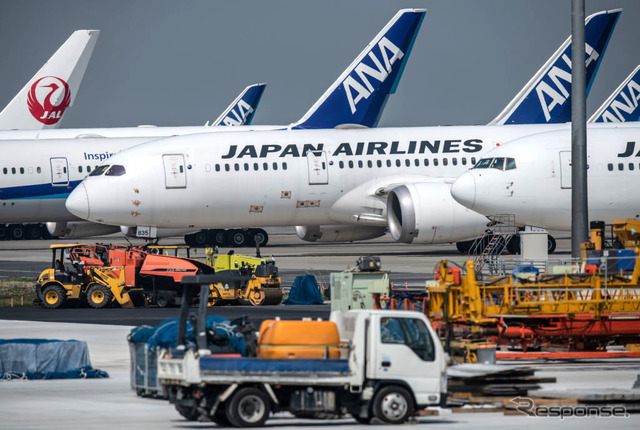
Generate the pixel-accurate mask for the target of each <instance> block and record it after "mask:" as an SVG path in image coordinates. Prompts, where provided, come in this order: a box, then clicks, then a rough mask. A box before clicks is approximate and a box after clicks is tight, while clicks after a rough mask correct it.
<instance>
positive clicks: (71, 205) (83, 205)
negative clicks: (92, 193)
mask: <svg viewBox="0 0 640 430" xmlns="http://www.w3.org/2000/svg"><path fill="white" fill-rule="evenodd" d="M65 205H66V206H67V210H68V211H69V212H71V213H72V214H73V215H75V216H77V217H79V218H82V219H88V218H89V197H88V196H87V189H86V188H85V186H84V184H83V183H80V185H78V186H77V187H76V189H75V190H73V191H72V192H71V194H69V197H67V202H66V203H65Z"/></svg>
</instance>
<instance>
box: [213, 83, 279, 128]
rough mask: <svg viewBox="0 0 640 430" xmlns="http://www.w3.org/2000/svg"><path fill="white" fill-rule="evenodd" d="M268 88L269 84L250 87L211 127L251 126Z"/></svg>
mask: <svg viewBox="0 0 640 430" xmlns="http://www.w3.org/2000/svg"><path fill="white" fill-rule="evenodd" d="M266 86H267V84H253V85H249V86H248V87H247V88H245V89H244V91H242V92H241V93H240V95H239V96H238V97H237V98H236V99H235V100H234V101H233V102H232V103H231V104H230V105H229V107H228V108H227V109H226V110H225V111H224V112H222V114H221V115H220V116H219V117H218V119H216V120H215V121H214V122H213V123H212V124H211V126H212V127H215V126H219V125H220V126H234V125H251V121H252V120H253V115H254V113H255V112H256V109H257V108H258V104H259V103H260V99H261V98H262V93H263V92H264V89H265V87H266Z"/></svg>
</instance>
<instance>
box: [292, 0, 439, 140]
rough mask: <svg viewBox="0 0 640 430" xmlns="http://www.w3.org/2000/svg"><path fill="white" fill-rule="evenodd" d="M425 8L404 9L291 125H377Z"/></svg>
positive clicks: (330, 126) (328, 126)
mask: <svg viewBox="0 0 640 430" xmlns="http://www.w3.org/2000/svg"><path fill="white" fill-rule="evenodd" d="M426 12H427V11H426V10H425V9H402V10H400V11H398V13H397V14H396V15H395V16H394V17H393V18H392V19H391V21H389V23H388V24H387V25H386V26H385V27H384V28H383V29H382V31H380V33H378V34H377V35H376V37H375V38H374V39H373V40H372V41H371V43H369V44H368V45H367V47H366V48H365V49H364V50H363V51H362V52H361V53H360V55H358V57H357V58H356V59H355V60H354V62H353V63H351V65H350V66H349V67H348V68H347V69H346V70H345V71H344V72H343V73H342V74H341V75H340V77H338V79H337V80H336V81H335V82H334V83H333V84H332V85H331V86H330V87H329V89H328V90H327V91H326V92H325V93H324V94H323V95H322V97H320V99H318V101H317V102H316V103H315V104H314V105H313V106H312V107H311V109H309V111H308V112H307V113H305V114H304V116H303V117H302V118H301V119H300V120H299V121H298V122H296V123H294V124H291V125H290V126H289V127H290V128H309V129H316V128H334V127H337V126H340V125H345V124H358V125H362V126H366V127H375V126H376V125H377V124H378V121H379V119H380V115H381V114H382V110H383V109H384V106H385V103H386V102H387V97H389V94H393V93H394V92H395V90H396V87H397V86H398V82H399V81H400V77H401V76H402V72H403V71H404V67H405V65H406V63H407V60H408V59H409V54H410V53H411V48H412V47H413V43H414V42H415V39H416V36H417V35H418V30H419V29H420V25H421V24H422V20H423V19H424V16H425V13H426Z"/></svg>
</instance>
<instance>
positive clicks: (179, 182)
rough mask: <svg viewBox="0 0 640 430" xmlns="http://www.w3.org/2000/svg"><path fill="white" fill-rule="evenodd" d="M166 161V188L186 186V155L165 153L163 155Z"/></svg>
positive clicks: (163, 159)
mask: <svg viewBox="0 0 640 430" xmlns="http://www.w3.org/2000/svg"><path fill="white" fill-rule="evenodd" d="M162 161H163V163H164V181H165V187H166V188H186V187H187V171H186V167H185V164H184V155H182V154H165V155H163V156H162Z"/></svg>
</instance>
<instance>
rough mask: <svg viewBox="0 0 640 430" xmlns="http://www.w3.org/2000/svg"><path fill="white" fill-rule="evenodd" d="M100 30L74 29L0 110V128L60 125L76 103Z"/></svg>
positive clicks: (38, 127) (54, 126)
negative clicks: (67, 111)
mask: <svg viewBox="0 0 640 430" xmlns="http://www.w3.org/2000/svg"><path fill="white" fill-rule="evenodd" d="M99 34H100V31H98V30H78V31H76V32H74V33H73V34H72V35H71V36H70V37H69V38H68V39H67V41H66V42H65V43H64V44H63V45H62V46H61V47H60V48H59V49H58V50H57V51H56V53H55V54H53V56H52V57H51V58H50V59H49V61H47V62H46V63H45V64H44V66H42V68H41V69H40V70H38V73H36V74H35V76H33V78H31V80H30V81H29V82H27V85H25V86H24V87H23V88H22V90H20V92H19V93H18V94H17V95H16V96H15V97H14V98H13V100H11V102H10V103H9V104H8V105H7V107H5V108H4V110H3V111H2V112H0V130H7V129H18V130H20V129H22V130H35V129H43V128H58V127H59V126H60V120H61V119H62V116H63V114H64V112H65V110H66V109H67V108H68V107H69V106H71V105H73V101H74V100H75V97H76V94H77V93H78V89H79V88H80V82H82V78H83V77H84V72H85V71H86V70H87V65H88V64H89V59H90V58H91V54H92V53H93V48H94V47H95V46H96V41H97V40H98V36H99Z"/></svg>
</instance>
